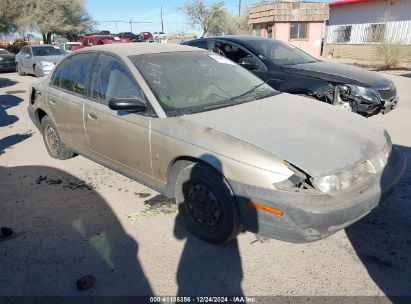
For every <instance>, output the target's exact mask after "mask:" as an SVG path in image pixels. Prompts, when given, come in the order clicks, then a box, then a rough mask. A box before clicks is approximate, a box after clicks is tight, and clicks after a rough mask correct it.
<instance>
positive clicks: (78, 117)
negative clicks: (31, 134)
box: [47, 53, 94, 149]
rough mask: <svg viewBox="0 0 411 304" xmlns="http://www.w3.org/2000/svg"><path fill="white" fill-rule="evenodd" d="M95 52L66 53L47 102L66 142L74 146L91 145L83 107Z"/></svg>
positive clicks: (55, 74) (57, 69)
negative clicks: (68, 54)
mask: <svg viewBox="0 0 411 304" xmlns="http://www.w3.org/2000/svg"><path fill="white" fill-rule="evenodd" d="M93 60H94V53H79V54H76V55H73V56H71V57H67V58H66V59H64V61H63V62H62V63H61V64H59V65H58V66H57V68H56V69H55V70H54V72H53V74H52V75H51V78H50V88H49V90H48V95H47V103H48V106H49V108H50V110H51V112H52V114H53V117H54V120H55V122H56V124H57V128H58V130H59V132H60V135H61V137H62V139H63V141H64V142H66V143H67V144H69V145H70V146H72V147H73V148H76V147H77V148H79V149H85V148H87V147H88V143H87V137H86V133H85V129H84V121H83V110H84V103H85V96H84V94H85V88H86V82H87V79H88V75H89V71H90V68H91V65H92V62H93Z"/></svg>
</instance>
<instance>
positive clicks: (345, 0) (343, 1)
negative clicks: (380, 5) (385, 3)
mask: <svg viewBox="0 0 411 304" xmlns="http://www.w3.org/2000/svg"><path fill="white" fill-rule="evenodd" d="M373 1H375V0H340V1H335V2H330V4H329V6H330V7H337V6H345V5H352V4H360V3H366V2H373Z"/></svg>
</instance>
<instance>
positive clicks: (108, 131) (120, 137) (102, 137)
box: [84, 101, 152, 176]
mask: <svg viewBox="0 0 411 304" xmlns="http://www.w3.org/2000/svg"><path fill="white" fill-rule="evenodd" d="M150 120H151V118H150V117H146V116H142V115H138V114H135V113H126V112H117V111H113V110H110V109H109V108H108V106H107V105H104V104H101V103H97V102H93V101H87V102H86V104H85V110H84V122H85V127H86V134H87V138H88V143H89V149H90V150H92V151H93V152H94V153H96V154H97V155H98V157H103V158H105V159H106V160H108V161H109V162H111V163H115V164H120V165H123V166H125V167H128V168H130V169H133V170H136V171H138V172H139V173H141V174H144V175H148V176H152V169H151V158H150V141H149V135H150V134H149V133H150Z"/></svg>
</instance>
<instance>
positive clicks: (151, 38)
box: [139, 32, 154, 42]
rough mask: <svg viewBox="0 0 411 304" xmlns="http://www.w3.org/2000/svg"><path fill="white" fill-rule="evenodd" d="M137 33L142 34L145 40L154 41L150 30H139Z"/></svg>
mask: <svg viewBox="0 0 411 304" xmlns="http://www.w3.org/2000/svg"><path fill="white" fill-rule="evenodd" d="M139 35H141V36H143V38H144V40H145V41H150V42H152V41H154V38H153V35H152V34H151V33H150V32H141V33H140V34H139Z"/></svg>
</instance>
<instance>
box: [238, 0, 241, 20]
mask: <svg viewBox="0 0 411 304" xmlns="http://www.w3.org/2000/svg"><path fill="white" fill-rule="evenodd" d="M240 16H241V0H238V17H240Z"/></svg>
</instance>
